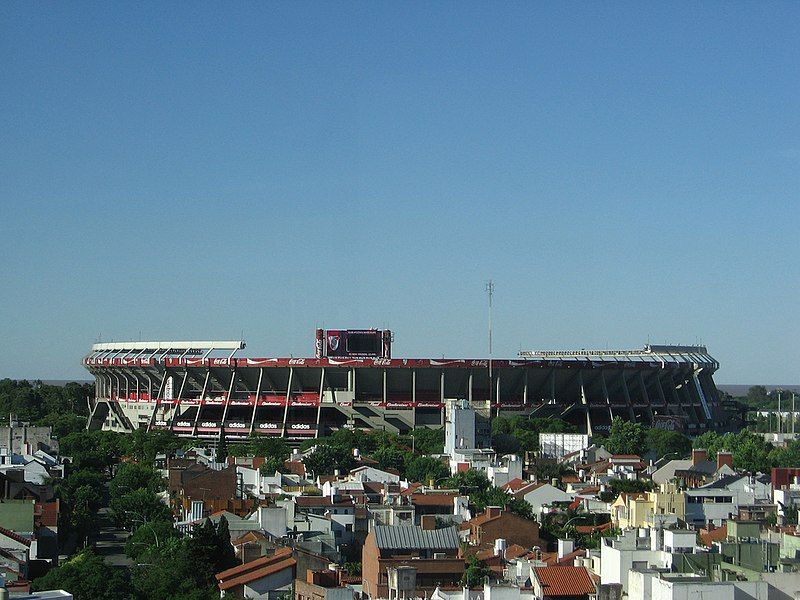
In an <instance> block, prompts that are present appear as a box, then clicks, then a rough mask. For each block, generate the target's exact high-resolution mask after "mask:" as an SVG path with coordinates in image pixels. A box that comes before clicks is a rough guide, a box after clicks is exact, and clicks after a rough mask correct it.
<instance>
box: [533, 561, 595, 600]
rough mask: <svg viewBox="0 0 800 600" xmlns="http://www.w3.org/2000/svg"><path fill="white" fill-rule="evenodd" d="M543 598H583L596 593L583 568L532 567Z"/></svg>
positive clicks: (590, 579)
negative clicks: (540, 586) (540, 585)
mask: <svg viewBox="0 0 800 600" xmlns="http://www.w3.org/2000/svg"><path fill="white" fill-rule="evenodd" d="M533 572H534V574H535V576H536V578H537V579H538V580H539V582H540V583H541V584H542V594H543V595H544V596H585V595H587V594H595V593H597V587H596V586H595V583H594V580H593V579H592V578H591V577H590V576H589V572H588V571H587V570H586V569H585V568H584V567H569V566H553V567H534V569H533Z"/></svg>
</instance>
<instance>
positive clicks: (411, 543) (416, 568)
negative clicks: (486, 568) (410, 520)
mask: <svg viewBox="0 0 800 600" xmlns="http://www.w3.org/2000/svg"><path fill="white" fill-rule="evenodd" d="M464 567H465V565H464V559H463V557H461V556H460V554H459V538H458V532H457V530H456V528H455V527H446V528H444V529H423V528H422V527H416V526H403V527H391V526H381V525H379V526H376V527H375V528H373V530H372V531H370V532H369V534H368V535H367V539H366V541H365V542H364V547H363V550H362V580H363V592H364V594H365V595H366V596H367V597H369V598H371V599H372V600H375V599H376V598H388V597H389V595H388V594H389V587H390V583H394V584H397V583H398V581H400V582H401V583H403V582H404V585H405V586H406V588H404V589H405V590H406V591H407V592H408V597H411V598H413V597H415V595H422V594H423V593H427V594H428V595H430V593H431V592H433V590H434V589H436V587H437V586H438V585H456V584H458V583H459V582H460V580H461V577H462V576H463V574H464ZM398 569H400V571H398ZM391 570H394V571H393V573H394V575H393V577H394V578H395V581H394V582H390V571H391Z"/></svg>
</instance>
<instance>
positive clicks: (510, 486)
mask: <svg viewBox="0 0 800 600" xmlns="http://www.w3.org/2000/svg"><path fill="white" fill-rule="evenodd" d="M529 483H530V481H525V480H524V479H520V478H519V477H515V478H514V479H512V480H511V481H508V482H506V483H504V484H503V485H501V486H500V489H501V490H511V491H512V492H516V491H517V490H518V489H520V488H522V487H525V486H526V485H528V484H529Z"/></svg>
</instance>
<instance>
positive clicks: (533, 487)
mask: <svg viewBox="0 0 800 600" xmlns="http://www.w3.org/2000/svg"><path fill="white" fill-rule="evenodd" d="M543 485H547V484H545V483H533V482H529V483H528V485H526V486H523V487H521V488H519V489H518V490H516V491H515V492H514V497H515V498H520V499H522V498H524V497H525V494H529V493H531V492H532V491H534V490H538V489H539V488H540V487H542V486H543Z"/></svg>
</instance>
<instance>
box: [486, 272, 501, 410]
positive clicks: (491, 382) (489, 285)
mask: <svg viewBox="0 0 800 600" xmlns="http://www.w3.org/2000/svg"><path fill="white" fill-rule="evenodd" d="M486 293H487V295H488V296H489V414H490V415H491V414H492V402H493V401H494V391H493V389H492V388H493V387H494V379H493V377H492V296H493V295H494V281H492V280H491V279H490V280H489V281H487V282H486ZM497 416H498V417H499V416H500V405H499V404H498V406H497Z"/></svg>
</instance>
